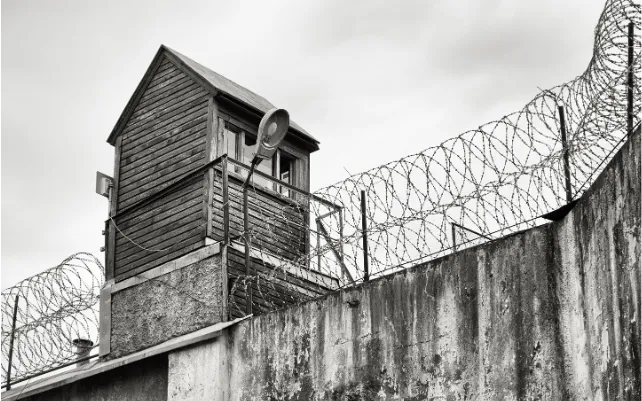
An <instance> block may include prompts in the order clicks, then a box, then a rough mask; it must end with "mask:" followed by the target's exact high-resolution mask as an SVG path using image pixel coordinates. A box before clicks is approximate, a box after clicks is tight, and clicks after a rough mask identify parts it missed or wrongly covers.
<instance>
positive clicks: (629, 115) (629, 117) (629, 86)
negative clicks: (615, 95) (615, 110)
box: [626, 22, 635, 135]
mask: <svg viewBox="0 0 642 401" xmlns="http://www.w3.org/2000/svg"><path fill="white" fill-rule="evenodd" d="M634 27H635V25H634V24H633V22H629V32H628V37H629V46H628V47H629V49H628V50H629V54H628V57H629V58H628V74H627V83H626V134H627V135H631V134H632V133H633V80H634V79H635V77H634V75H633V50H634V49H633V47H634V44H635V43H634V39H635V37H634V36H633V34H634Z"/></svg>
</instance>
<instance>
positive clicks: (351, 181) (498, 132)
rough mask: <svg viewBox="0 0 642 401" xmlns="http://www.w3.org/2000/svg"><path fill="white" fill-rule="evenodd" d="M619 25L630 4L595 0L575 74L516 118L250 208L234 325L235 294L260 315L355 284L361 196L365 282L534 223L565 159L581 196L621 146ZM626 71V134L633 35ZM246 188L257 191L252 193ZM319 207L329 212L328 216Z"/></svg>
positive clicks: (554, 196) (559, 188)
mask: <svg viewBox="0 0 642 401" xmlns="http://www.w3.org/2000/svg"><path fill="white" fill-rule="evenodd" d="M629 22H631V23H633V24H634V26H635V30H636V32H639V31H640V6H639V5H637V4H635V3H633V2H632V1H625V0H609V1H607V2H606V4H605V7H604V10H603V12H602V14H601V15H600V18H599V21H598V23H597V26H596V28H595V42H594V47H593V55H592V57H591V60H590V62H589V65H588V67H587V69H586V70H585V71H584V72H583V73H582V74H581V75H580V76H578V77H576V78H575V79H573V80H571V81H569V82H567V83H564V84H562V85H559V86H556V87H554V88H551V89H547V90H541V92H540V93H538V94H537V95H536V96H535V97H534V98H533V99H532V100H531V101H529V102H528V103H527V104H526V105H525V106H524V107H523V108H522V109H521V110H519V111H517V112H514V113H511V114H508V115H506V116H504V117H502V118H500V119H498V120H496V121H491V122H489V123H487V124H484V125H482V126H480V127H479V128H477V129H474V130H470V131H467V132H464V133H462V134H460V135H458V136H456V137H454V138H451V139H449V140H447V141H445V142H443V143H441V144H440V145H438V146H434V147H431V148H428V149H425V150H423V151H421V152H419V153H416V154H412V155H409V156H406V157H404V158H401V159H399V160H395V161H392V162H389V163H386V164H384V165H381V166H378V167H375V168H372V169H370V170H368V171H365V172H362V173H358V174H352V175H350V176H349V177H348V178H346V179H345V180H343V181H340V182H337V183H335V184H333V185H330V186H327V187H325V188H321V189H319V190H317V191H316V192H314V194H311V195H310V196H305V195H301V194H297V195H296V196H295V197H292V196H290V197H285V198H283V199H280V200H277V201H273V202H271V203H270V205H269V206H268V202H263V203H261V202H256V201H255V202H251V203H250V210H251V216H250V222H251V224H250V238H251V243H252V250H253V253H254V256H255V257H253V258H252V265H253V267H252V269H251V272H250V275H249V276H244V275H243V274H240V273H239V275H238V277H237V278H236V279H235V281H234V284H233V286H232V288H231V290H230V291H231V294H232V295H231V297H230V305H231V307H232V308H236V309H235V310H236V314H235V315H234V316H237V315H242V314H243V310H244V308H245V303H244V302H245V300H244V299H243V298H242V296H241V294H243V293H244V292H246V291H247V289H248V288H250V287H253V288H254V293H258V296H259V298H260V300H259V301H257V303H256V308H258V309H259V310H260V311H267V310H274V309H278V308H280V307H283V306H286V305H288V304H291V303H298V302H300V301H302V300H305V299H308V298H310V297H313V295H314V294H312V293H310V292H305V291H303V292H302V291H301V288H302V286H304V284H303V283H301V282H300V280H305V281H307V282H308V283H313V282H315V280H317V281H318V280H320V278H319V277H320V275H327V276H329V277H333V278H334V279H335V280H337V284H336V285H335V286H328V289H332V288H335V289H336V288H340V287H344V286H348V285H352V284H353V281H352V278H354V279H356V280H357V281H359V280H362V279H363V278H364V273H365V272H364V263H365V262H364V250H363V236H364V232H363V230H362V210H361V191H362V190H363V191H365V193H366V197H367V202H366V203H367V207H366V210H365V216H366V222H367V230H366V231H365V235H367V243H368V253H367V259H368V263H369V270H370V276H371V277H372V276H377V275H381V274H387V273H390V272H393V271H396V270H399V269H401V268H404V267H408V266H411V265H416V264H419V263H422V262H425V261H427V260H430V259H432V258H435V257H439V256H442V255H445V254H447V253H450V252H453V251H454V250H459V249H462V248H465V247H469V246H474V245H477V244H480V243H483V242H486V241H488V240H489V239H494V238H499V237H502V236H505V235H507V234H510V233H512V232H516V231H519V230H523V229H527V228H530V227H533V226H535V225H538V224H541V223H542V222H543V220H542V219H541V218H540V217H541V216H542V215H544V214H546V213H549V212H551V211H553V210H556V209H558V208H560V207H561V206H563V205H565V204H566V203H568V199H567V195H566V190H567V187H566V181H565V173H564V171H565V170H564V156H565V151H566V152H568V160H569V162H568V164H569V166H570V171H569V175H570V193H571V195H572V197H573V198H574V199H576V198H578V197H579V196H581V194H582V193H583V192H584V191H585V190H586V189H588V187H589V186H590V185H591V183H592V179H594V178H595V177H597V175H598V174H599V173H600V172H601V170H602V169H603V168H604V166H605V164H606V163H605V161H606V159H608V158H609V157H610V156H611V155H612V154H613V153H614V151H615V150H617V148H618V147H619V146H620V145H621V144H622V143H623V139H624V138H625V137H626V135H627V84H628V82H627V79H628V72H629V62H630V61H629V59H628V32H627V27H628V24H629ZM633 68H634V75H635V84H634V85H633V90H634V96H633V99H634V103H633V115H634V125H635V124H638V123H639V116H638V115H639V112H640V86H639V84H638V83H639V71H640V37H639V35H636V36H635V37H634V60H633ZM560 106H561V107H562V110H563V113H564V116H565V120H566V123H565V126H566V131H567V141H566V148H564V146H563V143H562V140H561V128H562V127H561V124H560V113H559V108H560ZM252 189H253V191H254V193H256V192H257V187H256V186H255V187H253V188H252ZM259 192H262V193H264V192H265V190H264V188H263V189H262V188H260V187H259ZM255 198H257V199H258V198H260V196H259V195H255ZM293 198H294V199H298V202H297V205H296V206H293V205H292V204H293ZM318 198H321V199H323V200H325V201H326V202H319V201H318ZM235 202H240V199H236V200H235ZM328 204H334V205H336V206H337V207H336V208H335V210H331V209H332V208H329V207H328V206H327V205H328ZM292 210H296V211H297V213H291V211H292ZM297 216H298V217H297ZM294 222H298V226H299V228H297V229H295V228H294V227H295V224H294ZM292 230H294V231H292ZM297 230H298V231H300V232H301V233H305V235H303V236H302V235H301V234H300V233H298V232H297ZM237 234H240V235H242V234H243V233H242V232H239V233H237ZM274 238H278V239H279V240H274ZM275 241H276V242H278V243H275ZM455 244H456V245H455ZM254 265H256V268H255V267H254ZM317 273H318V274H317ZM315 274H316V276H315ZM310 288H312V287H310ZM234 294H239V295H238V296H234Z"/></svg>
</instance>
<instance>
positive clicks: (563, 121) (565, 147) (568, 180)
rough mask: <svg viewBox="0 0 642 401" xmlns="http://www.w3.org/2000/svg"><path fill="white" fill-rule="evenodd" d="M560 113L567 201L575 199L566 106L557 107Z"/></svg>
mask: <svg viewBox="0 0 642 401" xmlns="http://www.w3.org/2000/svg"><path fill="white" fill-rule="evenodd" d="M557 110H558V112H559V114H560V127H561V128H560V131H561V134H562V156H563V158H564V181H565V183H566V186H565V188H566V202H572V201H573V189H572V187H571V167H570V162H569V160H568V143H567V141H566V119H565V116H564V106H558V108H557Z"/></svg>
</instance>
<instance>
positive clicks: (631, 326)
mask: <svg viewBox="0 0 642 401" xmlns="http://www.w3.org/2000/svg"><path fill="white" fill-rule="evenodd" d="M227 352H228V353H229V358H230V363H231V366H228V369H229V372H230V378H229V380H230V381H229V387H228V391H229V393H230V399H233V400H237V399H242V400H249V399H256V400H259V399H283V400H304V399H349V400H361V399H363V400H370V399H390V398H393V397H401V398H403V399H447V400H470V399H484V400H486V399H551V400H557V399H596V400H599V399H639V397H640V136H639V133H638V134H636V135H635V136H634V137H633V138H632V140H631V141H629V142H628V143H627V144H625V145H624V147H623V149H622V150H621V151H620V153H619V154H618V155H617V156H616V157H615V159H614V160H613V161H612V162H611V163H610V164H609V165H608V167H607V168H606V170H605V172H604V173H603V174H602V175H601V176H600V177H599V179H598V180H597V182H596V183H595V185H594V186H593V187H592V189H591V190H590V191H589V192H588V193H587V194H586V196H584V197H583V199H582V200H581V201H580V202H578V204H577V205H576V207H575V208H574V209H573V211H572V212H571V213H570V214H569V215H567V216H566V217H565V218H564V220H563V221H560V222H556V223H551V224H548V225H545V226H541V227H538V228H535V229H532V230H529V231H526V232H522V233H519V234H515V235H512V236H509V237H507V238H505V239H501V240H498V241H495V242H493V243H490V244H486V245H483V246H480V247H477V248H472V249H468V250H464V251H462V252H459V253H457V254H454V255H450V256H447V257H444V258H442V259H439V260H435V261H432V262H430V263H427V264H425V265H422V266H418V267H415V268H413V269H409V270H406V271H403V272H400V273H397V274H395V275H393V276H390V277H385V278H381V279H378V280H374V281H372V282H370V283H368V284H366V285H362V286H360V287H358V288H353V289H348V290H345V291H341V292H339V293H335V294H332V295H329V296H327V297H325V298H323V299H320V300H316V301H312V302H308V303H306V304H303V305H300V306H297V307H293V308H290V309H287V310H283V311H280V312H278V313H271V314H267V315H263V316H260V317H258V318H255V319H251V320H249V321H247V322H243V323H241V324H240V325H237V326H235V327H234V328H233V329H231V331H230V336H229V342H228V351H227ZM212 363H218V362H215V361H212ZM170 380H171V379H170ZM195 384H197V382H194V383H192V384H190V383H187V384H186V385H195Z"/></svg>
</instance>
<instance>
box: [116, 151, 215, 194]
mask: <svg viewBox="0 0 642 401" xmlns="http://www.w3.org/2000/svg"><path fill="white" fill-rule="evenodd" d="M204 159H205V154H204V152H197V153H196V154H195V155H192V156H190V157H187V158H180V159H179V158H174V159H170V162H171V163H170V164H169V165H166V166H164V167H163V168H162V169H160V170H158V171H149V173H150V174H147V175H143V176H142V177H140V178H138V179H136V180H133V179H129V180H122V181H121V185H122V187H121V189H120V191H121V199H122V200H123V201H124V200H126V199H129V198H130V197H131V196H133V195H134V194H136V193H141V192H144V191H146V190H148V189H153V188H154V187H155V186H156V185H158V184H161V183H163V182H166V181H168V180H172V179H173V177H177V175H176V173H177V171H178V170H180V169H183V168H186V167H187V166H190V165H194V164H195V163H198V162H199V161H201V163H199V164H200V165H203V164H204V163H202V160H204ZM188 170H189V169H187V170H185V172H186V171H188ZM180 175H182V174H180Z"/></svg>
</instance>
